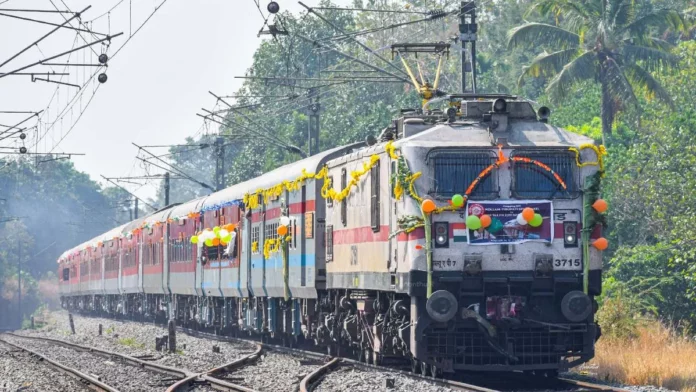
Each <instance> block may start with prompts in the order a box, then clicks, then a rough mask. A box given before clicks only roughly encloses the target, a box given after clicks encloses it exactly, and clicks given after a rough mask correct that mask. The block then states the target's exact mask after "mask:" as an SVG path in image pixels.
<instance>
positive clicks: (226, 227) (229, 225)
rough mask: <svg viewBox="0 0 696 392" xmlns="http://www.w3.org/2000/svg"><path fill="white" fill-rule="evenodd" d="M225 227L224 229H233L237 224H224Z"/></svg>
mask: <svg viewBox="0 0 696 392" xmlns="http://www.w3.org/2000/svg"><path fill="white" fill-rule="evenodd" d="M223 227H224V229H225V230H227V231H233V230H234V228H235V227H236V226H235V225H234V224H232V223H229V224H226V225H225V226H223Z"/></svg>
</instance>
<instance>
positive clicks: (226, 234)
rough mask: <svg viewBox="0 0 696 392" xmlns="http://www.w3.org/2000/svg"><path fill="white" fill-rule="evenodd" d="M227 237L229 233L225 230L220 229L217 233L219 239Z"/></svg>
mask: <svg viewBox="0 0 696 392" xmlns="http://www.w3.org/2000/svg"><path fill="white" fill-rule="evenodd" d="M228 235H230V232H229V231H227V230H225V229H220V231H219V232H218V236H220V238H225V237H227V236H228Z"/></svg>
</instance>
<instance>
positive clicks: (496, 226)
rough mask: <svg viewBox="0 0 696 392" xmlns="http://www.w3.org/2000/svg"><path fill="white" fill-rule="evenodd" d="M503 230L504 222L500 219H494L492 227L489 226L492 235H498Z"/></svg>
mask: <svg viewBox="0 0 696 392" xmlns="http://www.w3.org/2000/svg"><path fill="white" fill-rule="evenodd" d="M501 230H503V222H501V221H500V219H498V218H493V219H492V220H491V225H490V226H488V232H489V233H491V234H496V233H499V232H500V231H501Z"/></svg>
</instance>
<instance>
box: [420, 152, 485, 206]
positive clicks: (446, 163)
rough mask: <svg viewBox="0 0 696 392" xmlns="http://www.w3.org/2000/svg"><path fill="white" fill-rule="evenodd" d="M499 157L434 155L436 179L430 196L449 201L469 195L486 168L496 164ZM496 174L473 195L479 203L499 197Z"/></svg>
mask: <svg viewBox="0 0 696 392" xmlns="http://www.w3.org/2000/svg"><path fill="white" fill-rule="evenodd" d="M495 160H496V156H495V154H494V153H492V152H490V151H477V152H470V151H456V150H454V151H453V150H445V151H434V152H432V153H431V155H430V156H429V162H430V164H432V165H433V168H434V176H433V185H432V188H431V190H430V192H429V193H430V194H431V195H432V196H435V197H437V198H446V199H449V198H451V197H452V196H453V195H455V194H457V193H460V194H463V193H464V191H466V189H467V187H468V186H469V184H471V183H472V182H473V181H474V180H475V179H476V177H477V176H478V175H479V174H480V173H481V171H483V170H484V169H485V168H487V167H488V166H490V165H491V164H493V163H495ZM497 177H498V176H497V173H496V172H495V170H494V171H493V172H492V173H491V174H490V175H488V176H486V178H484V179H483V180H482V181H481V182H480V183H479V184H478V186H477V187H476V189H474V191H473V192H472V194H471V195H472V196H475V197H476V198H479V199H492V198H496V197H498V184H497Z"/></svg>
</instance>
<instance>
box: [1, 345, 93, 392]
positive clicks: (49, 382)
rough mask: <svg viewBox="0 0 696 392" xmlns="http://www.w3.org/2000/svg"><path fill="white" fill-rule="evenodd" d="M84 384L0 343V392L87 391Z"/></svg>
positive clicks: (27, 354)
mask: <svg viewBox="0 0 696 392" xmlns="http://www.w3.org/2000/svg"><path fill="white" fill-rule="evenodd" d="M87 390H89V389H88V388H87V387H86V386H85V385H84V384H82V383H80V382H79V381H78V380H77V379H75V378H73V377H68V376H67V375H65V374H64V373H61V372H59V371H57V370H55V369H53V368H51V367H49V366H48V364H45V363H42V362H39V361H38V359H37V358H35V357H33V356H32V355H30V354H29V353H27V352H25V351H21V350H17V349H15V348H12V347H10V346H8V345H6V344H3V343H2V342H0V391H23V392H34V391H36V392H54V391H55V392H62V391H87Z"/></svg>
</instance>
